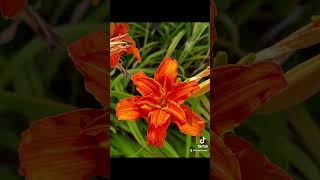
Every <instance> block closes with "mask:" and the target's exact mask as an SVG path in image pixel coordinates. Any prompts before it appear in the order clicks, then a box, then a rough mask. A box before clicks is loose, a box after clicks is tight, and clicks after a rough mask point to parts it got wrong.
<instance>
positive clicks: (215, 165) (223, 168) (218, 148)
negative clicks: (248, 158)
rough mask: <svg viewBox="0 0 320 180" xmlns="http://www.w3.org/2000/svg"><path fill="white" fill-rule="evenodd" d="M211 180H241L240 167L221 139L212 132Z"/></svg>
mask: <svg viewBox="0 0 320 180" xmlns="http://www.w3.org/2000/svg"><path fill="white" fill-rule="evenodd" d="M210 148H211V154H210V157H211V171H210V174H211V179H215V180H226V179H228V180H241V172H240V165H239V162H238V160H237V158H236V156H235V155H234V154H233V152H232V151H231V150H230V149H229V148H228V147H227V146H226V145H225V144H224V142H223V140H222V138H221V137H219V136H218V135H217V134H215V133H214V132H211V145H210Z"/></svg>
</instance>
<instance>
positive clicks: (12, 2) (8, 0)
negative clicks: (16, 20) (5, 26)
mask: <svg viewBox="0 0 320 180" xmlns="http://www.w3.org/2000/svg"><path fill="white" fill-rule="evenodd" d="M27 3H28V1H27V0H0V11H1V15H2V16H4V17H13V16H15V15H17V14H18V13H19V12H20V11H21V10H22V9H23V8H24V7H25V6H26V5H27Z"/></svg>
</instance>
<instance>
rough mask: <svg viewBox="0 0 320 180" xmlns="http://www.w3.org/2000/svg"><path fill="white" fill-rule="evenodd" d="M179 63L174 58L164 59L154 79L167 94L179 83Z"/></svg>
mask: <svg viewBox="0 0 320 180" xmlns="http://www.w3.org/2000/svg"><path fill="white" fill-rule="evenodd" d="M177 76H178V63H177V61H176V60H174V59H172V58H164V60H163V61H162V62H161V63H160V65H159V67H158V69H157V71H156V73H155V76H154V79H155V80H156V81H158V82H159V83H160V84H161V85H162V87H163V88H164V90H165V91H166V92H168V91H170V90H171V89H172V87H173V85H174V84H175V83H176V81H177Z"/></svg>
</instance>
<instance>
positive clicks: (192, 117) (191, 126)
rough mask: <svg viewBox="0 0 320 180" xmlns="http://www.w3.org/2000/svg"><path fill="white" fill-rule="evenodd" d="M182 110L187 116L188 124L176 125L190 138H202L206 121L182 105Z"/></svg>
mask: <svg viewBox="0 0 320 180" xmlns="http://www.w3.org/2000/svg"><path fill="white" fill-rule="evenodd" d="M181 108H182V109H183V111H184V113H185V115H186V121H187V123H184V124H180V123H176V124H177V125H178V127H179V129H180V131H181V132H182V133H184V134H187V135H190V136H200V135H201V133H202V131H203V129H204V127H205V121H204V120H203V119H202V118H201V117H200V116H199V115H198V114H196V113H195V112H193V111H192V110H191V109H190V108H189V107H188V106H186V105H184V104H181Z"/></svg>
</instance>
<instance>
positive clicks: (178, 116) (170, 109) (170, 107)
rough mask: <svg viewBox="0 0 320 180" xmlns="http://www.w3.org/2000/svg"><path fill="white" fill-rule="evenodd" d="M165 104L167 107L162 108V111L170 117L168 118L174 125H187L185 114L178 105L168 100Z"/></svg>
mask: <svg viewBox="0 0 320 180" xmlns="http://www.w3.org/2000/svg"><path fill="white" fill-rule="evenodd" d="M166 103H167V106H166V107H165V108H164V110H165V111H166V112H167V113H169V114H170V115H171V116H170V118H171V119H172V120H173V121H174V122H175V123H176V124H179V125H180V126H182V125H184V124H185V123H187V119H186V114H185V112H184V110H183V109H182V108H181V106H180V105H179V104H177V103H176V102H174V101H171V100H168V101H167V102H166Z"/></svg>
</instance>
